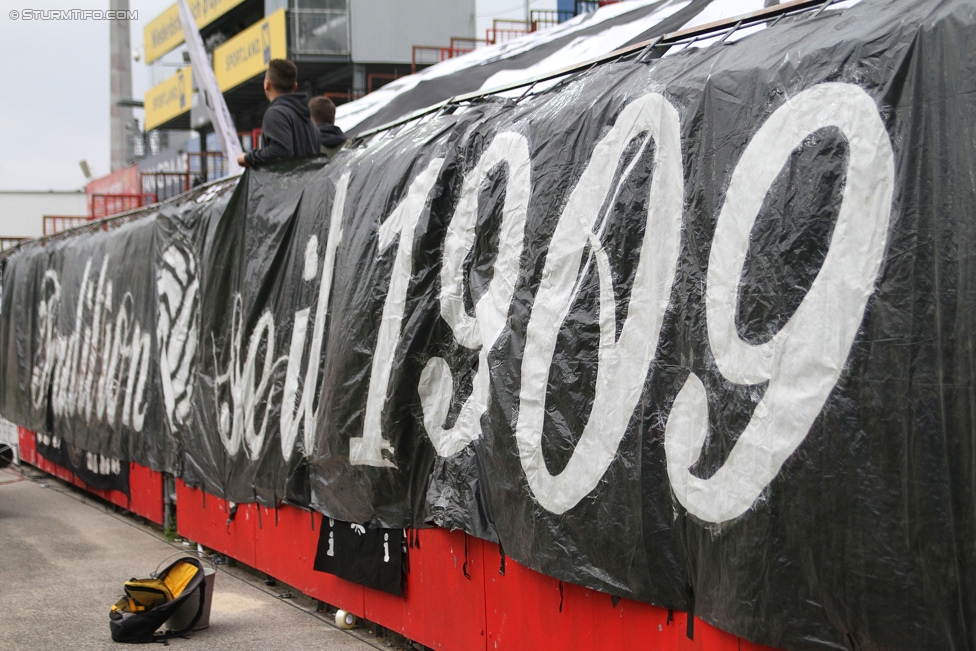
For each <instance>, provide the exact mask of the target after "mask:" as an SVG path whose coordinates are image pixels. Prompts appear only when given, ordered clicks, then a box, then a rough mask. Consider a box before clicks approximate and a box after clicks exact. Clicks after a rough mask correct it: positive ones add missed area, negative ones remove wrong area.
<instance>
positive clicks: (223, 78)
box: [213, 9, 288, 91]
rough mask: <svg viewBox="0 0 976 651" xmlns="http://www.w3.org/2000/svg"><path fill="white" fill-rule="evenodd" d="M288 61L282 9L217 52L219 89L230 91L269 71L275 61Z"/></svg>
mask: <svg viewBox="0 0 976 651" xmlns="http://www.w3.org/2000/svg"><path fill="white" fill-rule="evenodd" d="M287 57H288V40H287V35H286V30H285V10H284V9H279V10H278V11H276V12H274V13H273V14H271V15H270V16H268V17H266V18H265V19H264V20H262V21H259V22H257V23H255V24H253V25H251V26H250V27H248V28H247V29H245V30H244V31H243V32H241V33H240V34H238V35H237V36H235V37H234V38H232V39H230V40H229V41H227V42H226V43H224V44H223V45H221V46H220V47H218V48H217V49H215V50H214V52H213V62H214V75H215V76H216V77H217V85H218V86H220V90H222V91H224V90H228V89H230V88H233V87H234V86H237V85H238V84H240V83H242V82H245V81H247V80H248V79H251V78H252V77H254V76H255V75H259V74H261V73H262V72H264V71H265V70H267V69H268V62H269V61H271V59H285V58H287Z"/></svg>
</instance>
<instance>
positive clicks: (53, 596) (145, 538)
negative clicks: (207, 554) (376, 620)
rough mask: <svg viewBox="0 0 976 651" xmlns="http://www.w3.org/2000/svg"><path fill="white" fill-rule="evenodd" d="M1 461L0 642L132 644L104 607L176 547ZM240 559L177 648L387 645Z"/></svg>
mask: <svg viewBox="0 0 976 651" xmlns="http://www.w3.org/2000/svg"><path fill="white" fill-rule="evenodd" d="M22 470H23V472H24V473H25V474H26V477H27V478H26V479H25V478H24V477H23V476H22V475H20V474H18V473H17V472H16V471H15V470H14V469H13V468H6V469H2V470H0V651H7V650H8V649H9V650H11V651H13V650H17V651H20V650H21V649H42V650H47V649H50V650H51V651H67V650H69V649H71V650H75V649H79V650H81V649H113V650H114V651H122V650H123V649H127V648H132V647H129V645H120V644H116V643H114V642H112V638H111V635H110V634H109V625H108V621H109V619H108V613H109V607H110V606H111V605H112V604H113V603H115V601H116V600H117V599H118V597H119V596H120V595H121V594H122V584H123V583H124V582H125V581H126V580H127V579H129V578H131V577H133V576H138V577H146V576H148V575H149V573H150V572H152V571H153V570H155V569H156V565H157V563H159V562H160V561H162V560H163V559H164V558H165V557H166V556H167V555H169V554H172V553H174V552H176V551H179V550H181V549H186V548H185V547H183V546H182V545H180V544H172V543H169V542H167V541H166V539H165V538H164V537H163V536H162V534H160V533H159V532H157V531H156V530H154V529H152V528H151V527H149V526H145V525H143V524H140V523H139V522H138V520H137V519H136V518H134V517H132V516H128V515H120V514H117V513H115V512H114V510H113V509H112V507H111V506H109V505H106V504H105V503H102V502H100V501H98V500H96V499H95V498H92V497H88V496H86V495H84V494H82V493H80V492H76V491H74V490H72V489H71V488H69V487H67V486H66V485H65V484H64V483H62V482H60V481H59V480H57V479H55V478H53V477H49V476H48V475H46V474H44V473H41V472H39V471H37V470H34V469H31V468H29V467H27V466H24V467H23V468H22ZM285 589H286V588H284V587H280V586H279V587H267V586H265V585H264V583H263V581H261V580H260V577H257V576H255V575H253V574H252V573H250V572H248V571H245V570H244V569H242V568H226V567H223V566H222V567H221V568H220V570H219V571H218V573H217V577H216V584H215V588H214V597H213V604H212V609H211V615H210V628H209V629H206V630H203V631H198V632H197V633H194V634H193V635H192V637H190V638H189V639H181V638H177V639H172V640H169V646H171V647H177V648H180V649H185V650H190V649H201V650H203V649H206V650H207V651H210V650H221V649H228V650H229V649H233V650H234V651H242V650H245V649H273V650H274V651H291V650H293V649H294V650H298V649H301V650H303V651H304V650H305V649H309V648H315V649H327V650H330V651H367V650H370V651H371V650H373V649H382V650H383V651H388V650H389V649H391V648H392V647H391V646H390V645H389V644H388V643H387V641H386V640H385V639H383V640H380V639H375V638H371V636H370V635H369V633H368V632H367V631H365V630H363V629H354V630H353V631H348V632H347V631H343V630H340V629H338V628H337V627H336V626H335V625H334V624H333V623H332V622H331V619H330V618H329V617H327V616H325V615H323V614H317V613H315V610H314V605H315V604H314V602H313V601H312V600H311V599H308V598H307V597H304V596H302V595H295V597H294V598H292V599H280V598H278V595H279V594H281V593H282V592H284V591H285Z"/></svg>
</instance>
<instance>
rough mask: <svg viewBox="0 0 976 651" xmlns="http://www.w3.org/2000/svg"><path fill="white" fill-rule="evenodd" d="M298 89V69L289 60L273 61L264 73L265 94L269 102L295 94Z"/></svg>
mask: <svg viewBox="0 0 976 651" xmlns="http://www.w3.org/2000/svg"><path fill="white" fill-rule="evenodd" d="M297 88H298V68H297V67H296V66H295V64H294V63H292V62H291V61H289V60H287V59H271V62H270V63H268V71H267V72H266V73H264V94H265V95H266V96H267V98H268V100H273V99H274V98H275V97H277V96H278V95H284V94H285V93H293V92H295V90H296V89H297Z"/></svg>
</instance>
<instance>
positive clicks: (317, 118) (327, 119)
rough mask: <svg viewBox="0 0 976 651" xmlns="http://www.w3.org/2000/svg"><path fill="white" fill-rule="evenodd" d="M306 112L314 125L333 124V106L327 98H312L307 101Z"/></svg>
mask: <svg viewBox="0 0 976 651" xmlns="http://www.w3.org/2000/svg"><path fill="white" fill-rule="evenodd" d="M308 110H309V112H310V113H311V114H312V122H314V123H315V124H335V104H333V103H332V100H331V99H329V98H328V97H324V96H319V97H313V98H312V99H310V100H309V101H308Z"/></svg>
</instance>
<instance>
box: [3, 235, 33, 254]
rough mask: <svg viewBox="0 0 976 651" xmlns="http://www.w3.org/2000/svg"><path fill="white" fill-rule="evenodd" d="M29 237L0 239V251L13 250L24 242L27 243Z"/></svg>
mask: <svg viewBox="0 0 976 651" xmlns="http://www.w3.org/2000/svg"><path fill="white" fill-rule="evenodd" d="M30 239H31V238H29V237H0V251H6V250H7V249H12V248H14V247H15V246H17V245H18V244H20V243H22V242H27V241H29V240H30Z"/></svg>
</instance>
